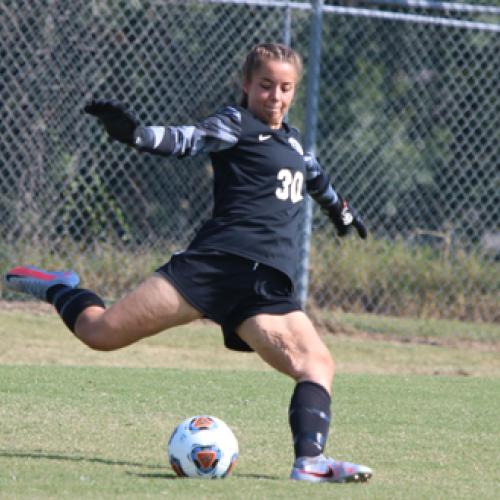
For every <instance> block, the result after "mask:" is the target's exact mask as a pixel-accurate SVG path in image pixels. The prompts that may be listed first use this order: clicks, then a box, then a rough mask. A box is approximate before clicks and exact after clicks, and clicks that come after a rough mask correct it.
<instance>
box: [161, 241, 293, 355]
mask: <svg viewBox="0 0 500 500" xmlns="http://www.w3.org/2000/svg"><path fill="white" fill-rule="evenodd" d="M157 272H158V273H160V274H162V275H163V276H165V277H166V278H167V279H168V281H170V282H171V283H172V285H173V286H174V287H175V288H176V289H177V291H178V292H179V293H180V294H181V295H182V296H183V297H184V298H185V299H186V300H187V301H188V302H189V303H190V304H191V305H192V306H193V307H194V308H196V309H198V311H200V312H201V313H202V314H203V315H204V316H205V317H206V318H208V319H211V320H212V321H215V322H216V323H218V324H219V325H220V326H221V327H222V333H223V334H224V345H225V346H226V347H227V348H229V349H233V350H235V351H252V350H253V349H252V348H251V347H250V346H249V345H248V344H247V343H246V342H243V340H241V339H240V337H239V336H238V334H237V333H236V331H235V330H236V328H237V327H238V326H239V325H240V324H241V323H242V322H243V321H245V320H246V319H248V318H250V317H252V316H255V315H257V314H262V313H266V314H285V313H289V312H292V311H297V310H300V309H301V306H300V303H299V301H298V300H297V299H296V297H294V295H293V285H292V282H291V280H290V278H289V277H288V276H287V275H286V274H284V273H282V272H281V271H278V270H277V269H274V268H273V267H270V266H266V265H264V264H258V263H256V262H254V261H251V260H249V259H246V258H244V257H239V256H238V255H233V254H228V253H224V252H220V251H218V250H203V251H202V250H187V251H186V252H182V253H178V254H175V255H173V256H172V258H171V259H170V261H169V262H167V263H166V264H165V265H164V266H162V267H160V268H159V269H157Z"/></svg>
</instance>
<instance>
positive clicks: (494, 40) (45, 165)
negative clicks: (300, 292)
mask: <svg viewBox="0 0 500 500" xmlns="http://www.w3.org/2000/svg"><path fill="white" fill-rule="evenodd" d="M319 4H320V5H321V2H319ZM353 4H354V6H353ZM405 4H406V5H405V6H401V2H397V1H391V0H385V1H384V0H381V1H379V2H376V1H364V2H348V1H345V2H326V3H325V5H324V7H323V28H322V35H323V38H322V47H321V50H322V51H321V76H320V94H319V114H318V120H317V126H318V128H317V145H316V151H317V154H318V157H319V159H320V161H321V163H322V165H323V166H324V168H325V169H326V170H327V171H328V172H329V173H330V174H331V178H332V180H333V181H334V184H335V185H336V187H337V190H338V191H339V192H340V193H342V194H343V195H344V196H346V197H348V198H349V199H350V200H351V203H352V205H353V206H355V207H356V208H358V210H359V211H360V212H362V213H363V214H364V216H365V219H366V221H367V223H368V225H369V226H370V229H371V231H372V236H371V238H370V239H369V240H368V242H367V243H360V242H359V241H356V240H355V239H354V238H351V239H348V240H346V241H344V240H343V241H339V240H338V239H337V238H335V237H334V236H333V231H332V229H331V228H330V226H329V225H328V224H327V221H326V220H325V219H324V217H322V215H321V214H320V213H319V211H318V212H316V211H315V212H314V217H313V232H312V239H311V254H312V255H311V260H310V288H309V303H310V305H315V306H319V307H320V308H332V307H342V308H343V309H344V310H347V311H368V312H376V313H383V314H409V315H423V316H440V317H459V318H467V319H477V320H488V321H498V320H499V319H500V313H499V309H500V308H499V300H500V299H499V283H500V263H499V255H500V243H499V241H498V240H499V239H500V215H499V199H500V195H499V193H500V190H499V187H500V184H499V181H500V178H499V175H500V174H499V163H500V162H499V130H500V123H499V122H500V118H499V117H500V113H499V111H500V110H499V107H500V97H499V96H500V92H499V90H500V89H499V75H500V58H499V54H500V12H499V9H498V8H496V7H488V6H485V5H483V6H481V5H479V4H475V5H469V6H468V8H460V4H452V6H453V8H451V7H450V4H446V5H444V4H438V3H434V2H433V3H432V5H431V3H430V2H422V1H420V2H416V1H411V0H410V1H408V2H405ZM440 6H441V7H443V8H440ZM311 7H312V6H311V4H309V2H284V1H266V0H260V1H259V0H254V1H243V0H232V1H231V0H225V1H216V0H210V1H208V0H206V1H194V0H193V1H191V0H188V1H181V0H161V1H160V0H149V1H146V0H145V1H139V0H137V1H128V0H127V1H125V0H108V1H106V0H93V1H82V0H74V1H73V2H66V1H63V0H35V1H33V0H30V1H28V0H4V1H3V2H2V3H1V4H0V34H1V36H0V76H1V78H0V109H1V121H0V147H1V153H0V172H1V176H0V213H1V214H2V216H1V219H0V237H1V241H0V263H1V265H2V269H7V268H8V267H9V266H11V265H13V264H17V263H19V262H23V263H30V262H32V263H37V264H40V265H46V266H51V267H54V266H56V267H65V266H70V267H72V268H74V269H75V270H77V271H78V272H79V273H80V274H81V275H82V276H83V279H84V281H85V285H86V286H89V287H91V288H92V287H93V288H95V289H96V290H98V291H99V292H100V293H102V294H103V295H104V296H107V297H109V298H113V297H116V296H118V295H120V294H121V293H123V292H124V291H126V290H127V289H129V288H130V287H131V286H133V285H135V284H136V283H137V282H138V281H139V279H141V278H142V277H144V276H145V275H147V273H148V272H149V271H151V270H152V269H154V267H156V266H158V265H161V264H162V263H163V262H165V261H166V260H168V258H169V255H170V254H171V252H172V251H175V250H179V249H181V248H183V247H185V245H186V244H187V243H188V242H189V241H190V239H191V238H192V237H193V235H194V233H195V232H196V230H197V228H198V227H199V226H200V224H201V223H202V222H203V220H205V219H206V218H207V217H208V216H209V215H210V210H211V203H212V185H211V170H210V164H209V159H208V158H200V157H196V158H194V159H184V160H182V161H179V160H175V159H165V158H158V157H153V156H149V155H145V154H142V155H139V154H138V153H136V152H135V151H133V150H131V149H128V148H126V147H124V146H122V145H120V144H117V143H111V142H109V141H108V139H107V138H106V136H105V134H104V133H103V132H102V130H101V129H100V128H99V127H98V126H97V125H96V123H95V121H94V120H91V119H89V118H88V117H86V116H85V115H83V114H82V113H81V110H82V107H83V105H84V104H85V102H87V101H88V100H89V99H90V98H91V97H92V96H96V97H109V98H114V99H117V100H119V101H122V102H125V103H127V104H128V105H129V106H130V108H131V109H133V110H134V111H135V112H136V113H137V114H138V115H139V116H140V117H141V118H142V119H143V121H144V122H146V123H151V124H152V123H156V124H169V123H170V124H186V123H193V122H195V121H197V120H199V119H201V118H203V117H204V116H206V115H208V114H209V113H211V112H213V111H214V110H215V109H217V108H218V107H220V106H221V105H222V104H230V103H234V102H236V101H237V100H239V97H240V80H239V78H240V75H239V72H240V66H241V63H242V60H243V57H244V55H245V54H246V52H247V51H248V49H249V48H250V47H251V46H253V45H254V44H256V43H258V42H262V41H283V40H289V41H290V43H291V44H292V46H293V47H294V48H295V49H297V50H298V51H299V52H300V53H301V54H302V55H303V56H304V59H305V63H306V67H307V63H308V54H309V48H310V47H309V44H310V17H311V12H312V8H311ZM444 7H447V8H444ZM465 7H467V6H465ZM306 81H307V79H306V78H305V79H304V81H303V84H302V87H301V89H300V91H299V94H298V96H297V100H296V103H295V106H294V108H293V110H292V112H291V115H290V121H291V122H292V123H294V124H297V125H298V126H299V127H300V126H301V125H303V124H304V122H305V113H306V102H305V101H306V97H305V96H306V89H305V84H306ZM315 210H316V209H315ZM3 296H4V297H6V292H5V291H4V292H3Z"/></svg>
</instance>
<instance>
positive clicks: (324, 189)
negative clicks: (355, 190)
mask: <svg viewBox="0 0 500 500" xmlns="http://www.w3.org/2000/svg"><path fill="white" fill-rule="evenodd" d="M304 160H305V162H306V187H307V192H308V193H309V194H310V195H311V196H312V198H313V199H314V200H315V201H316V202H317V203H318V204H319V205H320V206H321V207H322V208H328V207H330V206H332V205H334V204H335V203H337V201H338V199H339V196H338V194H337V193H336V191H335V189H334V188H333V186H332V184H331V183H330V180H329V179H328V176H327V175H326V174H325V172H324V170H323V169H322V168H321V165H320V164H319V163H318V160H317V159H316V157H315V156H314V155H313V154H311V153H307V154H305V155H304Z"/></svg>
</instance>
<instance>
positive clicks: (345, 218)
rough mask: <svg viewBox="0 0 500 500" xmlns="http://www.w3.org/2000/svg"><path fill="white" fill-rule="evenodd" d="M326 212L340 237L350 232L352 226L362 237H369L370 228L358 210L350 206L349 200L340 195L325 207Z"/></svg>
mask: <svg viewBox="0 0 500 500" xmlns="http://www.w3.org/2000/svg"><path fill="white" fill-rule="evenodd" d="M325 212H326V213H327V215H328V217H330V220H331V221H332V222H333V224H334V226H335V228H336V229H337V234H338V235H339V236H340V237H343V236H345V235H346V234H348V233H349V231H350V230H351V228H352V227H354V228H355V229H356V231H357V232H358V235H359V237H360V238H363V239H365V238H366V237H367V235H368V230H367V229H366V226H365V224H364V222H363V220H362V219H361V217H360V216H359V214H358V213H357V212H356V210H354V209H353V208H351V207H350V206H349V204H348V203H347V200H344V199H342V198H340V197H339V198H338V200H337V201H336V202H335V203H334V204H333V205H332V206H330V207H328V208H326V209H325Z"/></svg>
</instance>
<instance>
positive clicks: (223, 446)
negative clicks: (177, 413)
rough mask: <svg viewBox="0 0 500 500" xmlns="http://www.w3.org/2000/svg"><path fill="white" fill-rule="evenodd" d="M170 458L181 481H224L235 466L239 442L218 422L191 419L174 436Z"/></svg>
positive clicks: (176, 430) (205, 417)
mask: <svg viewBox="0 0 500 500" xmlns="http://www.w3.org/2000/svg"><path fill="white" fill-rule="evenodd" d="M168 458H169V460H170V465H171V466H172V469H174V471H175V473H176V474H177V475H178V476H180V477H198V478H206V479H211V478H224V477H227V476H228V475H229V474H230V473H231V471H232V469H233V467H234V466H235V464H236V459H237V458H238V441H237V440H236V437H235V436H234V434H233V432H232V431H231V429H230V428H229V427H228V426H227V425H226V424H225V423H224V422H223V421H222V420H220V419H219V418H216V417H210V416H208V415H201V416H195V417H190V418H187V419H186V420H184V421H183V422H181V423H180V424H179V425H178V426H177V427H176V429H175V430H174V432H173V433H172V436H171V437H170V440H169V442H168Z"/></svg>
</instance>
